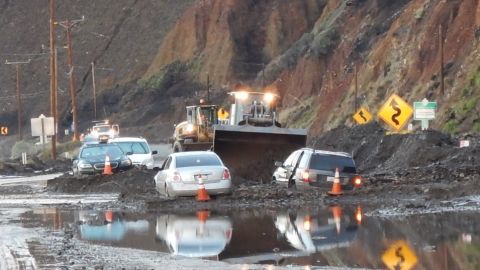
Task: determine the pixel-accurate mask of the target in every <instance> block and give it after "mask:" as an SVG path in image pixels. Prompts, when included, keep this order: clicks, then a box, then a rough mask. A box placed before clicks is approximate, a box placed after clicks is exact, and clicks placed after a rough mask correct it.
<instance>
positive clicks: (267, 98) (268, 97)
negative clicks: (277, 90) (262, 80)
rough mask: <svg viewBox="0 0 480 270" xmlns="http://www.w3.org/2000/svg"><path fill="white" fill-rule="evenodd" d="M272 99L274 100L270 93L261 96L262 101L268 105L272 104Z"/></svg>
mask: <svg viewBox="0 0 480 270" xmlns="http://www.w3.org/2000/svg"><path fill="white" fill-rule="evenodd" d="M274 99H275V96H274V95H273V94H272V93H266V94H265V95H264V96H263V100H264V101H265V102H266V103H268V104H270V103H272V102H273V100H274Z"/></svg>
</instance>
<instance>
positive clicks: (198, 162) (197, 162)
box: [176, 155, 222, 168]
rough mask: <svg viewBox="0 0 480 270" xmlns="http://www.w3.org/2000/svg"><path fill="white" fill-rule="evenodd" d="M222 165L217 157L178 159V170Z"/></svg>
mask: <svg viewBox="0 0 480 270" xmlns="http://www.w3.org/2000/svg"><path fill="white" fill-rule="evenodd" d="M221 165H222V164H221V163H220V160H219V159H218V158H217V157H216V156H215V155H188V156H178V157H177V158H176V167H177V168H183V167H197V166H221Z"/></svg>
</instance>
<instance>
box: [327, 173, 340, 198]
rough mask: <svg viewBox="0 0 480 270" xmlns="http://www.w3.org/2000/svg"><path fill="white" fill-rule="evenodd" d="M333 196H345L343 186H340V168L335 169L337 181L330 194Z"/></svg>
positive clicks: (335, 180)
mask: <svg viewBox="0 0 480 270" xmlns="http://www.w3.org/2000/svg"><path fill="white" fill-rule="evenodd" d="M328 194H329V195H331V196H339V195H343V191H342V184H340V172H339V170H338V168H336V169H335V179H334V180H333V185H332V190H331V191H329V192H328Z"/></svg>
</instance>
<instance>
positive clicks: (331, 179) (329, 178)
mask: <svg viewBox="0 0 480 270" xmlns="http://www.w3.org/2000/svg"><path fill="white" fill-rule="evenodd" d="M333 180H335V177H333V176H327V182H333Z"/></svg>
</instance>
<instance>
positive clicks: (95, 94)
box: [92, 62, 97, 120]
mask: <svg viewBox="0 0 480 270" xmlns="http://www.w3.org/2000/svg"><path fill="white" fill-rule="evenodd" d="M92 84H93V116H94V117H93V118H94V119H95V120H97V90H96V88H95V63H94V62H92Z"/></svg>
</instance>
